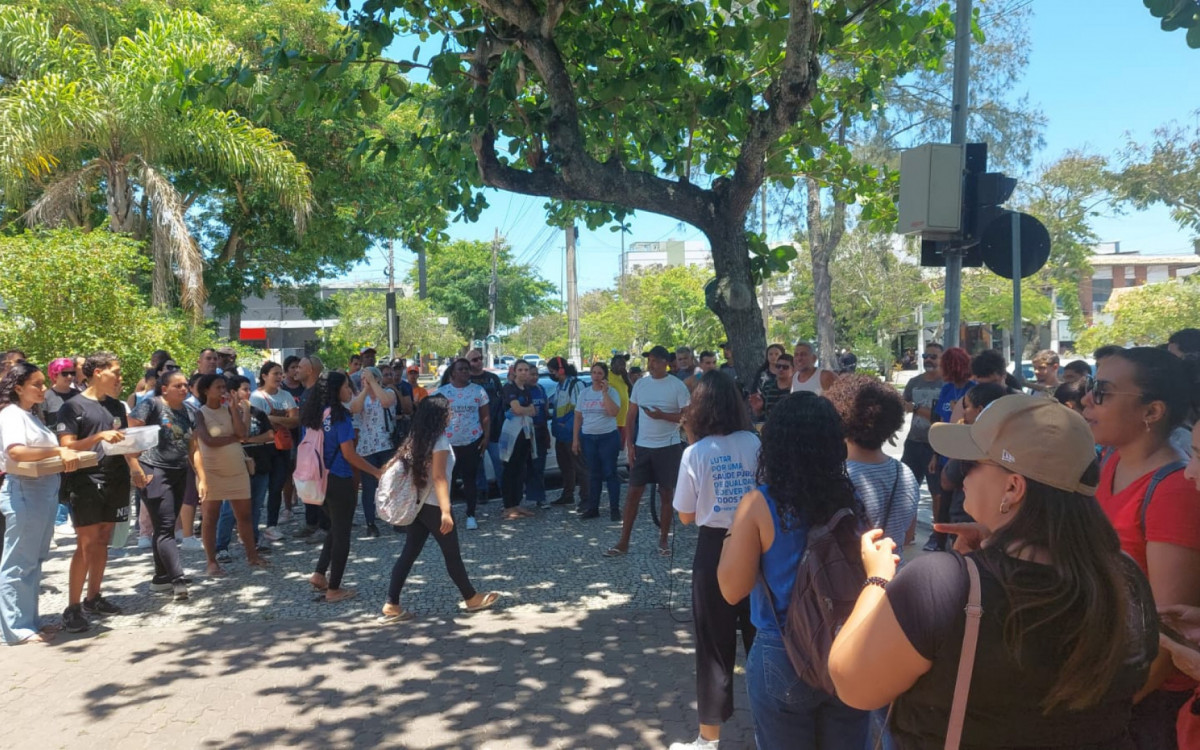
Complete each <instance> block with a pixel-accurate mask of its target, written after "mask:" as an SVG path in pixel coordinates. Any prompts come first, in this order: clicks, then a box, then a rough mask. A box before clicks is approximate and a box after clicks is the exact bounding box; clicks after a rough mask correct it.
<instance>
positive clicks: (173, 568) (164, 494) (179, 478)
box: [141, 464, 187, 583]
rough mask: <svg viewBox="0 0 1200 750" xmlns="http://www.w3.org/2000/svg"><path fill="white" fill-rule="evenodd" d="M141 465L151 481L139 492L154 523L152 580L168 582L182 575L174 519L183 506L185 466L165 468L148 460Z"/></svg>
mask: <svg viewBox="0 0 1200 750" xmlns="http://www.w3.org/2000/svg"><path fill="white" fill-rule="evenodd" d="M142 468H143V469H146V470H148V471H147V472H146V473H147V474H149V475H150V483H149V484H148V485H147V486H146V489H144V490H142V492H141V494H142V502H143V503H144V504H145V506H146V512H147V513H149V514H150V523H151V525H152V526H153V527H154V542H153V544H152V545H151V548H150V549H151V552H153V553H154V579H153V583H171V582H173V581H175V580H176V579H178V578H183V565H182V564H181V563H180V562H179V544H178V543H177V542H176V541H175V519H176V518H177V517H178V516H179V509H180V508H181V507H183V494H184V492H185V491H186V490H187V469H186V468H184V469H164V468H162V467H160V466H150V465H148V464H142Z"/></svg>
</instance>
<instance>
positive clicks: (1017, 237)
mask: <svg viewBox="0 0 1200 750" xmlns="http://www.w3.org/2000/svg"><path fill="white" fill-rule="evenodd" d="M1012 267H1013V275H1012V277H1013V279H1012V282H1013V287H1012V289H1013V292H1012V294H1013V322H1012V347H1013V350H1012V361H1013V375H1014V376H1016V378H1017V382H1018V383H1020V384H1021V385H1022V386H1023V385H1025V372H1024V370H1022V369H1021V360H1023V359H1024V357H1023V356H1022V350H1023V349H1024V348H1025V344H1024V343H1023V342H1022V341H1021V335H1022V333H1023V331H1022V326H1023V325H1024V321H1023V320H1022V315H1021V270H1022V269H1021V214H1019V213H1017V212H1016V211H1014V212H1013V215H1012Z"/></svg>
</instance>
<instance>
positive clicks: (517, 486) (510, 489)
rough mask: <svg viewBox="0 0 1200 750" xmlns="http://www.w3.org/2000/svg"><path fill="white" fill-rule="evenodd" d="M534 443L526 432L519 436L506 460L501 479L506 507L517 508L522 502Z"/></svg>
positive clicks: (501, 492)
mask: <svg viewBox="0 0 1200 750" xmlns="http://www.w3.org/2000/svg"><path fill="white" fill-rule="evenodd" d="M532 448H533V444H532V443H530V441H529V438H527V437H525V435H524V434H522V435H521V436H519V437H518V438H517V442H516V444H515V445H513V451H512V455H511V456H509V457H508V460H507V461H505V462H504V477H503V479H501V481H500V495H501V497H503V498H504V507H505V508H515V507H517V506H518V505H520V504H521V496H522V495H524V494H525V477H526V475H527V474H528V472H529V456H530V454H531V453H532V452H533V450H532Z"/></svg>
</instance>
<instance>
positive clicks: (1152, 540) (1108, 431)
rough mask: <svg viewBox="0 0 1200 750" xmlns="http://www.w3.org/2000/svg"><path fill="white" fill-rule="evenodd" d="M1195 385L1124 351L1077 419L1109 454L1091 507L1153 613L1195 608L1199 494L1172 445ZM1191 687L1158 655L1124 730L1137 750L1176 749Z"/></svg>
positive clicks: (1144, 352) (1157, 352)
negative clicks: (1126, 558) (1138, 577)
mask: <svg viewBox="0 0 1200 750" xmlns="http://www.w3.org/2000/svg"><path fill="white" fill-rule="evenodd" d="M1194 382H1195V378H1194V376H1193V375H1192V372H1191V370H1190V367H1189V365H1188V364H1186V363H1184V362H1183V361H1182V360H1180V359H1178V358H1176V357H1174V356H1173V355H1171V354H1170V353H1169V352H1167V351H1164V350H1161V349H1152V348H1147V347H1138V348H1133V349H1121V350H1118V351H1117V352H1115V353H1114V354H1113V355H1112V356H1109V357H1106V358H1104V359H1103V360H1102V361H1101V362H1100V363H1099V366H1098V369H1097V371H1096V383H1095V385H1094V386H1093V389H1092V391H1091V392H1090V393H1088V395H1087V396H1085V397H1084V399H1083V407H1084V409H1083V416H1084V418H1085V419H1086V420H1087V421H1088V423H1089V424H1090V425H1091V427H1092V434H1093V436H1094V437H1095V439H1096V442H1097V443H1098V444H1099V445H1101V446H1104V448H1105V454H1106V455H1105V458H1104V461H1103V467H1102V471H1101V476H1100V487H1099V489H1098V490H1097V492H1096V499H1097V500H1098V501H1099V502H1100V507H1101V508H1103V509H1104V513H1105V515H1107V516H1108V519H1109V521H1111V522H1112V525H1113V527H1114V528H1116V530H1117V536H1118V537H1120V539H1121V549H1123V550H1124V551H1125V552H1126V553H1128V554H1129V555H1130V556H1131V557H1133V559H1134V560H1136V561H1137V563H1138V565H1140V566H1141V567H1142V570H1144V571H1145V572H1146V577H1147V578H1149V579H1150V587H1151V589H1153V591H1154V601H1155V603H1156V604H1157V605H1158V606H1159V607H1166V606H1170V605H1177V604H1186V605H1198V604H1200V492H1197V490H1196V487H1195V486H1194V485H1193V484H1192V483H1191V482H1189V481H1188V480H1187V479H1186V478H1185V477H1184V472H1183V470H1182V469H1183V466H1184V462H1185V461H1186V459H1185V458H1184V457H1183V456H1182V455H1180V454H1179V453H1178V452H1176V450H1175V449H1174V448H1173V447H1172V446H1171V442H1170V435H1171V431H1172V430H1174V429H1175V428H1176V427H1178V426H1179V424H1180V423H1181V422H1182V421H1183V419H1184V417H1186V416H1187V414H1188V413H1189V411H1190V409H1191V407H1192V398H1193V394H1194V393H1195V390H1194V388H1193V383H1194ZM1151 484H1154V490H1153V493H1152V494H1150V497H1149V498H1147V491H1148V490H1149V488H1150V486H1151ZM1147 500H1149V502H1147ZM1195 685H1196V683H1195V681H1194V680H1191V679H1189V678H1187V677H1185V676H1184V675H1181V674H1180V673H1179V672H1178V671H1177V670H1176V669H1175V668H1174V667H1173V666H1172V664H1171V657H1170V654H1168V653H1167V652H1166V651H1163V652H1161V653H1160V654H1159V658H1158V659H1157V660H1156V661H1155V663H1154V666H1153V667H1152V668H1151V670H1150V677H1149V679H1148V680H1147V682H1146V685H1145V687H1143V688H1142V691H1141V692H1140V693H1139V694H1138V696H1136V697H1135V699H1134V700H1135V701H1137V705H1135V706H1134V711H1133V717H1132V720H1131V721H1130V726H1129V730H1130V734H1131V735H1132V737H1133V739H1134V742H1135V744H1136V745H1137V747H1138V748H1150V747H1154V748H1174V747H1177V744H1176V737H1175V717H1176V714H1177V713H1178V712H1179V709H1180V707H1181V706H1183V705H1184V703H1185V702H1186V701H1187V699H1188V697H1189V696H1191V694H1192V689H1193V688H1194V687H1195Z"/></svg>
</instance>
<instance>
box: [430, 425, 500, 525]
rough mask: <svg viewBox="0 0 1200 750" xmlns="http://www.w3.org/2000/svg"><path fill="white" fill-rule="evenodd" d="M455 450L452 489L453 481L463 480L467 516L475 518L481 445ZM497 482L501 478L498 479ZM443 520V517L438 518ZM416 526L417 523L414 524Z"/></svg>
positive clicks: (459, 446)
mask: <svg viewBox="0 0 1200 750" xmlns="http://www.w3.org/2000/svg"><path fill="white" fill-rule="evenodd" d="M452 447H453V448H454V477H453V478H452V481H451V483H450V484H451V487H453V486H454V481H453V480H458V479H461V480H462V487H463V493H464V494H465V495H466V496H467V515H468V516H471V517H472V518H474V516H475V502H476V501H477V500H478V499H479V490H477V489H476V488H475V473H476V472H477V471H479V443H478V442H474V443H467V444H466V445H455V446H452ZM496 479H497V480H499V479H500V477H496ZM438 519H439V520H440V519H441V515H439V516H438ZM413 525H414V526H415V525H416V523H415V522H414V523H413Z"/></svg>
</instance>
